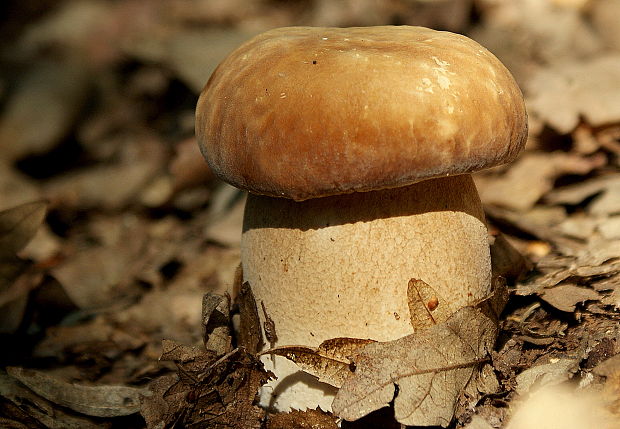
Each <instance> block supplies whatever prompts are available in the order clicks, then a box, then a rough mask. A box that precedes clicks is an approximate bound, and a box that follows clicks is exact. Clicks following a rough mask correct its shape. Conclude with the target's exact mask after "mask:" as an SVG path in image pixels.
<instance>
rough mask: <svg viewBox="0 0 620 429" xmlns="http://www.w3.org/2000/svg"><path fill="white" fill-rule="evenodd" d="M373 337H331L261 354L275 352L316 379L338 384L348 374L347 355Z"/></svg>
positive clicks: (349, 373) (349, 367)
mask: <svg viewBox="0 0 620 429" xmlns="http://www.w3.org/2000/svg"><path fill="white" fill-rule="evenodd" d="M374 342H375V341H374V340H365V339H361V338H332V339H329V340H326V341H323V342H322V343H321V344H320V345H319V346H318V347H317V348H312V347H305V346H282V347H274V348H273V349H270V350H266V351H264V352H263V353H261V354H271V355H278V356H282V357H285V358H287V359H288V360H290V361H293V362H295V364H297V366H298V367H299V368H301V369H302V370H303V371H305V372H307V373H308V374H311V375H314V376H315V377H318V379H319V381H322V382H323V383H328V384H331V385H332V386H334V387H340V386H342V384H343V383H344V381H345V380H346V379H347V377H349V376H350V375H351V374H352V369H351V368H352V367H351V364H352V362H351V360H350V359H349V356H350V355H352V354H354V353H355V352H356V351H358V350H359V349H361V348H362V347H364V346H365V345H367V344H370V343H374Z"/></svg>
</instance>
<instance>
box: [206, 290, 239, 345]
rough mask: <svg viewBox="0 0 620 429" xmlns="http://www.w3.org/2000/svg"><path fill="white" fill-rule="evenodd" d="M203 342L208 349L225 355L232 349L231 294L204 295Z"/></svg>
mask: <svg viewBox="0 0 620 429" xmlns="http://www.w3.org/2000/svg"><path fill="white" fill-rule="evenodd" d="M202 326H203V329H204V336H203V343H204V346H205V348H206V349H207V350H213V351H215V352H217V353H218V354H221V355H224V354H226V353H228V352H229V351H231V350H232V344H231V341H232V337H231V336H230V296H222V295H215V294H211V293H208V294H205V295H204V296H203V297H202Z"/></svg>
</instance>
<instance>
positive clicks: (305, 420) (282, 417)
mask: <svg viewBox="0 0 620 429" xmlns="http://www.w3.org/2000/svg"><path fill="white" fill-rule="evenodd" d="M337 428H338V425H337V424H336V418H335V417H334V416H333V415H332V414H329V413H326V412H324V411H321V410H320V409H316V410H305V411H300V410H293V411H290V412H288V413H278V414H273V415H271V416H269V420H268V421H267V429H337Z"/></svg>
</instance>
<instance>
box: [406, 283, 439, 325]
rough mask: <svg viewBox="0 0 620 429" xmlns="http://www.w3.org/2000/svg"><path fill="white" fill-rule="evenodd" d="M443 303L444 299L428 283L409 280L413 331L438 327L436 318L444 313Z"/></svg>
mask: <svg viewBox="0 0 620 429" xmlns="http://www.w3.org/2000/svg"><path fill="white" fill-rule="evenodd" d="M442 302H443V297H441V296H439V294H438V293H437V291H436V290H435V289H433V288H432V287H431V286H429V285H428V284H427V283H426V282H424V281H423V280H419V279H411V280H409V284H408V285H407V303H408V305H409V315H410V317H411V319H410V320H411V326H413V329H419V328H424V327H427V326H432V325H436V324H437V320H436V317H437V315H438V314H441V313H442V311H441V310H442V308H443V306H441V305H440V304H441V303H442ZM439 307H442V308H439Z"/></svg>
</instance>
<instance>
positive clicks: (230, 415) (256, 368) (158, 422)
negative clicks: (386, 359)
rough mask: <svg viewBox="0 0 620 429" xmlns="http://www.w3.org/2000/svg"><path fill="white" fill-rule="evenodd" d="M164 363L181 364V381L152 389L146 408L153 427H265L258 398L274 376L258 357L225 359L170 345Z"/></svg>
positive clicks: (164, 380) (236, 353)
mask: <svg viewBox="0 0 620 429" xmlns="http://www.w3.org/2000/svg"><path fill="white" fill-rule="evenodd" d="M161 359H164V360H172V361H174V362H175V363H176V365H177V367H178V368H179V371H178V380H175V379H171V378H170V376H164V377H161V379H158V380H156V381H155V382H154V383H153V384H152V385H151V389H152V391H153V396H152V397H151V398H148V399H147V400H146V401H144V402H143V404H142V408H141V413H142V415H143V416H144V417H145V419H146V420H147V423H148V427H149V428H155V427H158V428H161V427H165V428H167V427H179V426H176V425H180V426H183V427H209V428H222V429H223V428H227V429H235V428H236V429H251V428H256V429H258V428H260V425H261V421H262V420H263V417H264V414H265V411H264V410H263V409H261V408H259V407H258V406H257V405H256V396H257V393H258V389H259V388H260V386H262V385H263V384H265V383H266V382H267V380H268V379H269V378H270V376H271V374H270V373H268V372H266V371H265V370H264V369H263V364H262V363H261V362H260V361H259V360H258V358H256V357H255V356H254V355H253V354H250V353H247V352H246V351H245V350H243V348H240V347H239V348H236V349H234V350H232V351H231V352H229V353H226V354H225V355H223V356H222V355H218V354H217V353H215V352H214V351H212V350H201V349H199V348H197V347H191V346H185V345H182V344H177V343H175V342H173V341H165V342H164V343H163V353H162V357H161Z"/></svg>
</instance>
